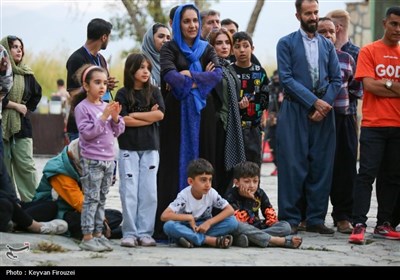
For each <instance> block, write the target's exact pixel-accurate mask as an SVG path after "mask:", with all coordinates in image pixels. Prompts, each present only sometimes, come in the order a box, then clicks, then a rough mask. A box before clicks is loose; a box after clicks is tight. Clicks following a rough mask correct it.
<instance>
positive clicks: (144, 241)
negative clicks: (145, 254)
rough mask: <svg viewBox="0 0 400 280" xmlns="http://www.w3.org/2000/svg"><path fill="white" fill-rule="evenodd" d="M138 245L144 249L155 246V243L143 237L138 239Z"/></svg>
mask: <svg viewBox="0 0 400 280" xmlns="http://www.w3.org/2000/svg"><path fill="white" fill-rule="evenodd" d="M139 244H140V245H142V246H145V247H149V246H156V245H157V243H156V241H155V240H154V239H153V238H152V237H150V236H143V237H140V239H139Z"/></svg>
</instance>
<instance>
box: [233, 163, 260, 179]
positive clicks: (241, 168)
mask: <svg viewBox="0 0 400 280" xmlns="http://www.w3.org/2000/svg"><path fill="white" fill-rule="evenodd" d="M260 172H261V171H260V167H259V166H258V164H257V163H255V162H251V161H245V162H241V163H238V164H236V165H235V167H234V168H233V178H234V179H236V180H239V179H240V178H253V177H258V178H260Z"/></svg>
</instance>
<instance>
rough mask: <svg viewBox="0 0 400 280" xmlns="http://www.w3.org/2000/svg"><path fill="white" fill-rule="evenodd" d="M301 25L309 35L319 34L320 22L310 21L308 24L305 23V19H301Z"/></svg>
mask: <svg viewBox="0 0 400 280" xmlns="http://www.w3.org/2000/svg"><path fill="white" fill-rule="evenodd" d="M300 24H301V27H302V28H303V30H304V31H305V32H308V33H315V32H317V28H318V21H311V20H310V21H308V22H305V21H303V19H300Z"/></svg>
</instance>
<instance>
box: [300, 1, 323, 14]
mask: <svg viewBox="0 0 400 280" xmlns="http://www.w3.org/2000/svg"><path fill="white" fill-rule="evenodd" d="M305 1H308V2H313V1H314V2H317V4H319V2H318V0H296V3H295V6H296V12H297V13H300V12H301V5H302V4H303V2H305Z"/></svg>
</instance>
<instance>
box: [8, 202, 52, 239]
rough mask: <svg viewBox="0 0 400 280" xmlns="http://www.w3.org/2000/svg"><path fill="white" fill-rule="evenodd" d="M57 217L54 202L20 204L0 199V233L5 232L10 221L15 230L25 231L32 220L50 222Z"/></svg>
mask: <svg viewBox="0 0 400 280" xmlns="http://www.w3.org/2000/svg"><path fill="white" fill-rule="evenodd" d="M56 215H57V204H56V203H55V202H54V201H34V202H26V203H21V205H19V204H18V203H17V202H16V201H15V200H13V199H12V198H8V197H1V198H0V231H1V232H5V231H7V226H8V223H9V222H10V221H13V222H14V223H15V224H16V229H17V230H26V228H27V227H29V226H30V225H32V222H33V220H35V221H38V222H47V221H51V220H53V219H54V218H55V216H56Z"/></svg>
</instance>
